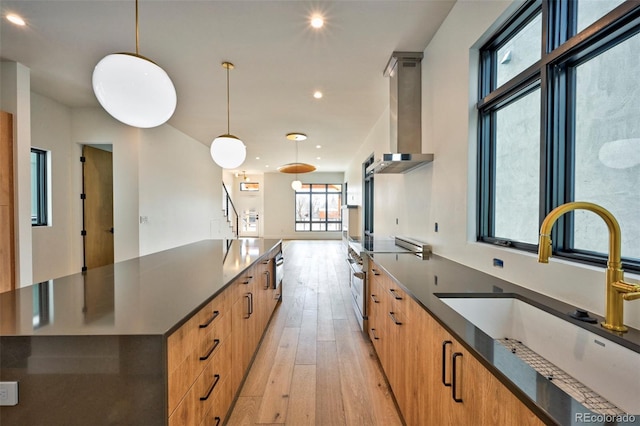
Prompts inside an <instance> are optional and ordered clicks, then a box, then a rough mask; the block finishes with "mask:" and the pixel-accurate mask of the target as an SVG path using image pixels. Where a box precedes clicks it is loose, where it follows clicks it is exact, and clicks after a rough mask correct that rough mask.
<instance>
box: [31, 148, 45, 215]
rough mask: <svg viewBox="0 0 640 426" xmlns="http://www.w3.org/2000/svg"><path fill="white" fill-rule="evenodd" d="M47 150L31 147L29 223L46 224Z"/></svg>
mask: <svg viewBox="0 0 640 426" xmlns="http://www.w3.org/2000/svg"><path fill="white" fill-rule="evenodd" d="M47 173H48V172H47V151H43V150H41V149H37V148H31V225H33V226H47V224H48V222H47V211H48V204H47V203H48V197H47Z"/></svg>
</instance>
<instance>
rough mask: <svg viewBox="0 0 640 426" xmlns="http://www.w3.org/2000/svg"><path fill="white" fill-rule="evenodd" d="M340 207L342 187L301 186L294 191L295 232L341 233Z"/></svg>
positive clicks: (331, 185) (329, 185)
mask: <svg viewBox="0 0 640 426" xmlns="http://www.w3.org/2000/svg"><path fill="white" fill-rule="evenodd" d="M341 205H342V185H339V184H338V185H335V184H324V183H323V184H316V183H314V184H304V185H302V188H301V189H300V190H298V191H296V231H341V230H342V211H341V209H340V206H341Z"/></svg>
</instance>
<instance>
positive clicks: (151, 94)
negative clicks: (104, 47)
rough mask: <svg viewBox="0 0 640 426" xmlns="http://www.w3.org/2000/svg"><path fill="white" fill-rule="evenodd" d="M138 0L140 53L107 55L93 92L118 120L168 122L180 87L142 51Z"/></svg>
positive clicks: (97, 71)
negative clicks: (143, 54)
mask: <svg viewBox="0 0 640 426" xmlns="http://www.w3.org/2000/svg"><path fill="white" fill-rule="evenodd" d="M138 45H139V42H138V0H136V53H113V54H110V55H107V56H105V57H104V58H103V59H102V60H101V61H100V62H98V64H97V65H96V66H95V68H94V70H93V77H92V83H93V92H94V93H95V95H96V98H97V99H98V102H100V105H102V107H103V108H104V109H105V110H106V111H107V112H108V113H109V114H110V115H111V116H112V117H113V118H115V119H116V120H118V121H121V122H123V123H125V124H128V125H130V126H133V127H140V128H150V127H157V126H159V125H161V124H163V123H165V122H166V121H167V120H169V118H171V116H172V115H173V113H174V111H175V109H176V103H177V96H176V89H175V87H174V85H173V82H172V81H171V78H170V77H169V76H168V75H167V73H166V72H165V71H164V70H163V69H162V68H160V67H159V66H158V65H157V64H156V63H154V62H153V61H151V60H149V59H148V58H145V57H144V56H142V55H140V54H139V53H138V51H139V49H138Z"/></svg>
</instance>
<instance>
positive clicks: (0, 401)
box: [0, 382, 18, 406]
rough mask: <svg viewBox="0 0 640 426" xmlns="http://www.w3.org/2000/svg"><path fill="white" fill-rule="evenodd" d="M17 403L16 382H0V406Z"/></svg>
mask: <svg viewBox="0 0 640 426" xmlns="http://www.w3.org/2000/svg"><path fill="white" fill-rule="evenodd" d="M2 405H5V406H6V405H18V382H0V406H2Z"/></svg>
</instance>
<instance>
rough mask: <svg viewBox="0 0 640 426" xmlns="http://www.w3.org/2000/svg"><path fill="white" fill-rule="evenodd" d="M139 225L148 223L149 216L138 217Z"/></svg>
mask: <svg viewBox="0 0 640 426" xmlns="http://www.w3.org/2000/svg"><path fill="white" fill-rule="evenodd" d="M140 223H141V224H142V223H149V216H140Z"/></svg>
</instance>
